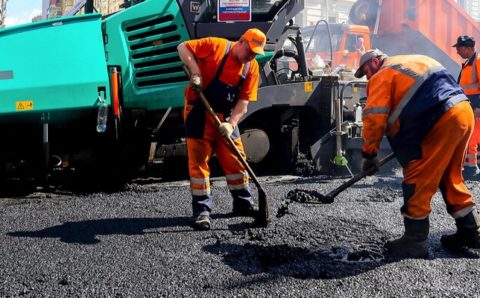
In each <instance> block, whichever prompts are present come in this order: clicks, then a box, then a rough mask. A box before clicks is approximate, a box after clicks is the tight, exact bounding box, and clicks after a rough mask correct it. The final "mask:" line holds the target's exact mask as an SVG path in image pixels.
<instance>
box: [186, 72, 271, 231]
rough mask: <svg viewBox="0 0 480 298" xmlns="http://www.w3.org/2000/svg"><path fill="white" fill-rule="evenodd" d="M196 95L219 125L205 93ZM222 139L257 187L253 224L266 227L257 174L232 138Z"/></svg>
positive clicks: (266, 211) (265, 202)
mask: <svg viewBox="0 0 480 298" xmlns="http://www.w3.org/2000/svg"><path fill="white" fill-rule="evenodd" d="M183 69H184V70H185V72H186V73H187V75H188V77H190V71H189V69H188V68H187V67H186V66H185V65H184V66H183ZM198 96H199V97H200V100H201V101H202V103H203V105H204V106H205V109H206V110H207V111H208V113H209V114H210V116H212V118H213V120H214V121H215V124H216V125H217V127H218V126H220V124H222V122H221V121H220V119H218V116H217V114H215V111H214V110H213V109H212V107H211V106H210V104H209V103H208V100H207V98H206V97H205V95H204V94H203V92H201V91H200V92H199V93H198ZM224 139H225V140H226V142H227V143H228V144H229V145H230V147H231V148H232V150H233V152H234V153H235V155H236V156H237V158H238V159H239V160H240V162H241V163H242V165H243V166H244V167H245V169H246V170H247V172H248V174H249V175H250V178H252V180H253V182H254V184H255V186H256V187H257V190H258V212H257V214H256V215H255V225H256V226H260V227H267V225H268V221H269V217H270V212H269V207H268V199H267V194H266V193H265V191H264V190H263V188H262V186H261V185H260V182H258V179H257V176H255V173H254V172H253V170H252V168H250V166H249V164H248V163H247V161H246V160H245V159H244V158H243V156H242V154H241V153H240V151H238V148H237V147H236V146H235V143H234V142H233V140H232V138H231V137H226V138H224Z"/></svg>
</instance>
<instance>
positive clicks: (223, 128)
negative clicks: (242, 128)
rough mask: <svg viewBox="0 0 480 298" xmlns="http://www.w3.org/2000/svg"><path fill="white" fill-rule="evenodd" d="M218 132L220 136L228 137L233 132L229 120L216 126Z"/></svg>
mask: <svg viewBox="0 0 480 298" xmlns="http://www.w3.org/2000/svg"><path fill="white" fill-rule="evenodd" d="M217 131H218V134H219V135H221V136H222V137H224V138H226V137H230V136H231V135H232V133H233V125H232V124H230V123H229V122H222V123H221V124H220V125H219V126H218V129H217Z"/></svg>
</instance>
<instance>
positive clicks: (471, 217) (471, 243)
mask: <svg viewBox="0 0 480 298" xmlns="http://www.w3.org/2000/svg"><path fill="white" fill-rule="evenodd" d="M455 223H456V225H457V232H456V233H455V234H452V235H443V236H442V238H441V239H440V242H441V243H442V246H443V247H445V248H447V249H452V250H459V249H462V248H466V247H467V248H476V249H478V248H480V217H479V215H478V213H477V210H476V209H473V210H472V211H471V212H470V213H468V214H467V215H466V216H464V217H460V218H457V219H455Z"/></svg>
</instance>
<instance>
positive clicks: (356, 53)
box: [302, 23, 371, 70]
mask: <svg viewBox="0 0 480 298" xmlns="http://www.w3.org/2000/svg"><path fill="white" fill-rule="evenodd" d="M329 32H330V34H329ZM302 34H303V38H304V43H305V53H306V54H305V56H306V58H307V65H308V67H309V68H310V69H313V70H314V69H316V68H322V66H324V65H327V64H328V65H329V66H330V67H331V68H332V69H335V68H336V67H337V66H340V65H342V64H343V65H344V66H345V68H346V69H356V68H357V67H358V62H359V60H360V56H361V53H362V51H366V50H369V49H370V47H371V45H370V31H369V29H368V27H367V26H362V25H350V24H328V26H327V25H326V24H323V23H319V24H318V25H316V26H307V27H304V28H303V30H302ZM330 36H331V42H330ZM330 45H331V47H330ZM322 62H323V64H324V65H322Z"/></svg>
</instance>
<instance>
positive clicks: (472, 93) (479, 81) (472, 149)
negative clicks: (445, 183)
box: [453, 35, 480, 181]
mask: <svg viewBox="0 0 480 298" xmlns="http://www.w3.org/2000/svg"><path fill="white" fill-rule="evenodd" d="M453 47H455V48H457V53H458V55H459V56H460V57H462V58H463V59H465V62H464V63H462V70H461V71H460V75H459V76H458V81H457V82H458V83H459V84H460V87H462V88H463V91H464V92H465V94H466V95H467V96H468V98H469V99H470V104H471V105H472V108H473V114H474V115H475V125H474V129H473V134H472V137H471V138H470V141H469V142H468V149H467V157H466V159H465V165H464V168H463V177H464V178H465V179H469V180H477V181H478V180H480V174H479V168H478V158H477V154H478V150H477V149H478V148H477V147H478V144H479V143H480V57H478V56H477V52H476V51H475V40H474V39H473V37H470V36H468V35H462V36H459V37H458V38H457V42H456V43H455V44H454V45H453Z"/></svg>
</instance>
